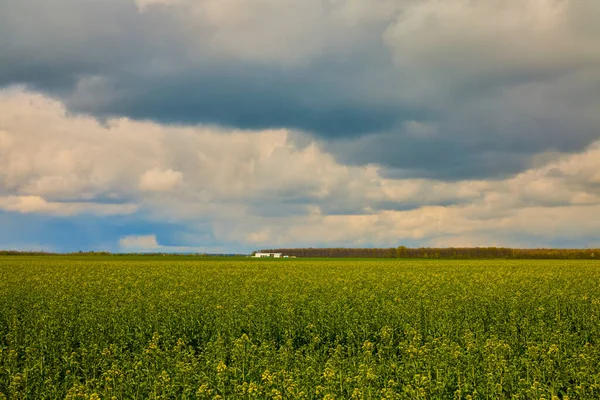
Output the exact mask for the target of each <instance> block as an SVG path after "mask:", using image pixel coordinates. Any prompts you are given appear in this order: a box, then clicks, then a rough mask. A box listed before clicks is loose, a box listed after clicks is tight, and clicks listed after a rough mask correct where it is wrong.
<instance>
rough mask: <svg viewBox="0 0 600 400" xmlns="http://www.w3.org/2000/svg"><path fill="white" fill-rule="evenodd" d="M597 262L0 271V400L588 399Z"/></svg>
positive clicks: (141, 260) (59, 263) (30, 261)
mask: <svg viewBox="0 0 600 400" xmlns="http://www.w3.org/2000/svg"><path fill="white" fill-rule="evenodd" d="M599 317H600V262H597V261H542V260H534V261H525V260H512V261H506V260H486V261H477V260H469V261H459V260H437V261H434V260H410V261H409V260H385V259H375V260H355V259H349V260H327V259H322V260H314V259H310V260H308V259H295V260H290V259H287V260H252V259H243V258H236V259H227V258H223V259H199V258H194V257H183V258H181V257H180V258H175V257H173V258H171V257H155V258H153V257H148V256H144V257H124V258H120V257H91V256H72V257H57V256H53V257H24V256H19V257H1V258H0V393H2V394H0V398H3V397H7V398H14V399H25V398H27V399H59V398H60V399H64V398H68V399H98V398H102V399H112V398H116V399H131V398H137V399H146V398H154V399H158V398H165V399H166V398H169V399H172V398H189V399H195V398H199V399H205V398H206V399H215V398H216V399H238V398H239V399H250V398H259V399H265V398H273V399H277V398H279V399H281V398H285V399H296V398H297V399H333V398H337V399H349V398H356V399H382V398H385V399H467V398H472V399H475V398H477V399H507V398H514V399H542V398H544V399H548V400H550V399H552V398H553V396H555V397H557V398H561V399H565V398H567V397H568V398H570V399H598V398H600V342H599V340H600V321H599Z"/></svg>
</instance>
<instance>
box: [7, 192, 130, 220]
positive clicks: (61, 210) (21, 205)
mask: <svg viewBox="0 0 600 400" xmlns="http://www.w3.org/2000/svg"><path fill="white" fill-rule="evenodd" d="M0 209H1V210H5V211H12V212H18V213H22V214H30V213H38V214H48V215H56V216H63V217H68V216H72V215H77V214H92V215H99V216H102V215H126V214H133V213H135V212H136V211H137V210H138V206H137V205H135V204H131V203H124V204H103V203H94V202H48V201H46V200H45V199H44V198H43V197H40V196H4V197H0Z"/></svg>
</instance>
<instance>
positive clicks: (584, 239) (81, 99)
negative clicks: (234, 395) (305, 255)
mask: <svg viewBox="0 0 600 400" xmlns="http://www.w3.org/2000/svg"><path fill="white" fill-rule="evenodd" d="M599 4H600V3H598V2H597V1H595V0H558V1H557V0H534V1H529V2H527V3H523V2H522V1H517V0H502V1H501V0H485V1H477V2H474V1H470V0H447V1H438V0H399V1H398V0H326V1H322V0H285V1H282V0H277V1H275V0H136V1H134V0H86V1H80V0H56V1H53V2H51V3H50V2H39V1H37V0H5V1H3V2H2V5H0V90H1V92H0V93H1V94H0V210H2V211H0V222H2V223H4V224H11V225H15V224H19V222H18V221H20V220H22V221H24V219H27V221H29V222H28V223H27V224H23V226H24V227H25V226H30V225H29V224H31V228H30V230H28V231H23V232H24V233H23V235H26V234H31V232H34V231H35V228H34V226H35V224H36V222H35V221H38V222H37V223H38V224H42V221H44V222H43V223H45V224H46V225H48V224H50V222H48V221H47V220H45V219H44V218H54V219H53V220H52V221H53V222H52V223H56V224H58V225H60V224H64V223H65V220H68V221H70V222H69V223H73V224H76V225H75V226H77V222H76V221H87V222H82V225H81V226H85V227H86V228H85V231H86V232H88V235H89V238H90V239H89V242H85V243H84V242H82V243H84V244H85V245H89V246H94V243H98V246H104V247H108V248H113V249H119V248H121V247H122V244H119V238H121V237H123V238H125V237H129V236H132V235H133V236H135V237H154V238H155V239H156V246H158V247H161V246H162V248H171V247H173V246H178V245H179V246H183V247H186V248H200V247H201V248H207V249H218V250H224V249H225V250H227V249H233V250H236V249H252V248H254V247H261V246H267V247H272V246H275V245H286V246H295V245H297V246H301V245H302V246H304V245H315V246H317V245H324V244H327V245H397V244H399V243H408V244H419V245H420V244H424V245H428V244H432V245H444V244H448V245H450V244H507V245H513V246H519V245H522V246H530V245H568V246H585V245H593V243H596V242H597V238H596V236H597V235H596V234H595V233H594V232H596V231H597V229H598V228H599V227H598V225H597V223H596V222H595V221H596V220H597V218H591V217H590V215H594V214H593V213H594V212H596V211H598V210H597V207H598V204H599V203H598V196H599V192H598V188H599V186H600V183H599V177H598V173H597V171H598V170H600V168H599V167H600V165H598V164H599V161H598V159H599V158H600V154H599V150H598V140H599V139H600V117H599V114H598V110H599V109H600V96H599V95H598V93H600V47H599V46H598V45H597V44H598V43H599V42H600V5H599ZM101 218H103V221H105V223H106V224H107V225H106V226H104V225H103V227H102V228H98V229H99V231H98V232H94V233H93V234H92V233H90V232H92V231H93V230H90V229H89V228H88V227H89V226H90V225H89V224H93V222H91V221H99V220H100V219H101ZM56 221H60V222H56ZM61 226H62V225H61ZM575 227H577V229H575ZM23 229H25V228H23ZM28 229H29V228H28ZM80 229H84V228H80ZM27 232H29V233H27ZM31 235H32V234H31ZM115 235H118V237H116V236H115ZM152 235H155V236H152ZM34 236H35V235H34ZM36 240H37V241H38V242H39V241H40V240H41V241H43V240H44V239H43V238H38V239H36ZM57 240H58V239H57ZM60 240H61V243H63V244H61V243H54V242H52V239H51V238H48V241H49V242H48V243H38V244H39V245H40V246H46V245H47V246H53V248H67V247H68V245H64V242H65V241H64V239H62V238H61V239H60ZM50 242H52V243H50ZM2 243H9V241H8V238H3V237H2V236H0V247H2V246H1V245H2ZM10 243H16V245H18V246H21V244H31V240H29V239H28V238H27V237H24V238H21V239H20V240H18V241H14V240H12V239H11V241H10ZM158 243H160V244H158ZM36 245H37V244H36ZM78 245H79V244H78ZM61 246H62V247H61ZM111 246H112V247H111ZM120 246H121V247H120ZM156 246H155V247H156Z"/></svg>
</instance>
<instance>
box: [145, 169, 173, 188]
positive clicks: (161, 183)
mask: <svg viewBox="0 0 600 400" xmlns="http://www.w3.org/2000/svg"><path fill="white" fill-rule="evenodd" d="M182 181H183V174H182V173H181V172H179V171H173V170H172V169H167V170H164V171H161V170H160V169H158V168H153V169H151V170H149V171H146V172H144V173H143V174H142V176H141V177H140V184H139V187H140V190H143V191H148V192H164V191H168V190H171V189H173V188H175V187H176V186H177V185H179V184H181V182H182Z"/></svg>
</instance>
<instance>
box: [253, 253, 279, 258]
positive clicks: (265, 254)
mask: <svg viewBox="0 0 600 400" xmlns="http://www.w3.org/2000/svg"><path fill="white" fill-rule="evenodd" d="M281 255H282V253H260V252H258V253H254V255H253V256H252V257H254V258H266V257H273V258H281Z"/></svg>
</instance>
